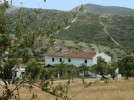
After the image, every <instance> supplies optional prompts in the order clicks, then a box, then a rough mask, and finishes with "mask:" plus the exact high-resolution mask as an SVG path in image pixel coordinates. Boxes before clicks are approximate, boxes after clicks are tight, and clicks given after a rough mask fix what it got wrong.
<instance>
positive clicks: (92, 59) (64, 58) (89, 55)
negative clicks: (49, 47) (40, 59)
mask: <svg viewBox="0 0 134 100" xmlns="http://www.w3.org/2000/svg"><path fill="white" fill-rule="evenodd" d="M98 56H100V57H102V58H103V59H105V61H106V62H110V61H111V57H110V56H108V55H107V54H105V53H93V52H51V53H48V54H47V56H46V57H45V65H46V66H48V65H54V64H60V63H61V62H63V63H65V64H73V65H75V66H77V67H79V66H80V65H81V64H86V65H87V66H92V65H94V64H97V57H98Z"/></svg>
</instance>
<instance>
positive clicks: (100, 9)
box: [73, 4, 134, 15]
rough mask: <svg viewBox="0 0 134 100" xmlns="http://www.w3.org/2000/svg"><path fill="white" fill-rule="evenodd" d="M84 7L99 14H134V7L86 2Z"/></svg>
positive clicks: (87, 10) (85, 10)
mask: <svg viewBox="0 0 134 100" xmlns="http://www.w3.org/2000/svg"><path fill="white" fill-rule="evenodd" d="M83 7H84V12H93V13H97V14H115V15H134V10H133V9H130V8H125V7H116V6H101V5H95V4H85V5H83ZM78 8H79V7H76V8H74V9H73V10H76V9H78Z"/></svg>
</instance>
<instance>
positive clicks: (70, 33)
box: [55, 13, 134, 50]
mask: <svg viewBox="0 0 134 100" xmlns="http://www.w3.org/2000/svg"><path fill="white" fill-rule="evenodd" d="M99 19H101V22H100V20H99ZM133 20H134V16H119V15H100V14H93V13H84V14H81V15H79V16H78V19H77V20H76V21H75V22H74V23H72V24H71V25H70V28H68V29H66V30H62V31H60V33H59V34H58V35H55V38H58V39H67V40H74V41H78V42H80V41H83V42H86V43H93V44H99V45H107V46H109V47H110V46H114V47H116V46H117V45H116V44H117V43H118V44H120V47H124V48H129V50H131V49H133V48H134V45H133V43H134V28H133V27H134V23H133ZM102 23H103V24H104V25H105V26H106V27H104V25H102ZM105 30H107V32H106V31H105ZM108 34H109V35H108ZM111 37H112V38H111ZM113 39H114V41H116V42H117V43H116V44H115V43H114V42H113Z"/></svg>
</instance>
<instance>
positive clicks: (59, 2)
mask: <svg viewBox="0 0 134 100" xmlns="http://www.w3.org/2000/svg"><path fill="white" fill-rule="evenodd" d="M8 1H10V0H8ZM21 2H23V4H22V6H24V7H30V8H48V9H59V10H71V9H72V8H74V7H76V6H78V5H81V4H86V3H92V4H99V5H104V6H122V7H128V8H133V9H134V0H47V2H46V3H44V0H13V5H16V6H21Z"/></svg>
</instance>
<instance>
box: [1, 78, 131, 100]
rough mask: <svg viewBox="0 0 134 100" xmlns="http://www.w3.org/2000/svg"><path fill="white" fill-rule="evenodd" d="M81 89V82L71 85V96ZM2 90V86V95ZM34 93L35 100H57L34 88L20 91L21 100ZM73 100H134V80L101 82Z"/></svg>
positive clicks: (86, 89)
mask: <svg viewBox="0 0 134 100" xmlns="http://www.w3.org/2000/svg"><path fill="white" fill-rule="evenodd" d="M11 87H12V86H11ZM81 88H83V85H82V83H81V82H80V80H75V81H74V82H73V83H71V86H70V89H69V96H72V95H73V94H75V93H76V92H78V91H79V90H80V89H81ZM2 90H3V89H2V87H1V86H0V95H1V94H2ZM33 93H35V94H37V99H35V100H55V98H56V97H54V96H51V95H50V94H48V93H45V92H42V91H41V90H40V89H37V88H34V89H33V90H32V91H29V90H28V89H26V88H25V87H24V88H21V89H20V95H21V100H30V98H31V97H32V94H33ZM73 100H134V79H130V80H118V81H110V83H102V82H99V83H97V84H96V85H94V86H91V87H88V88H85V89H84V90H83V91H82V92H81V93H80V94H78V95H77V96H75V97H74V98H73Z"/></svg>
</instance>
